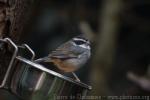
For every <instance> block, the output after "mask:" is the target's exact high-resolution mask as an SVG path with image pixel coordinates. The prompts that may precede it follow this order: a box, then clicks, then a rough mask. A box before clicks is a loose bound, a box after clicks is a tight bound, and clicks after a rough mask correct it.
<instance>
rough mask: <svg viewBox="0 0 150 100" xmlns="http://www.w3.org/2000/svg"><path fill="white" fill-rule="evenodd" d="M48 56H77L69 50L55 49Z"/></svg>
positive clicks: (67, 57)
mask: <svg viewBox="0 0 150 100" xmlns="http://www.w3.org/2000/svg"><path fill="white" fill-rule="evenodd" d="M49 57H50V58H59V59H69V58H77V57H78V56H77V55H75V54H74V53H73V52H70V51H60V50H55V51H53V52H52V53H51V54H50V55H49Z"/></svg>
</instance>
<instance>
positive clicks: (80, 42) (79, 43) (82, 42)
mask: <svg viewBox="0 0 150 100" xmlns="http://www.w3.org/2000/svg"><path fill="white" fill-rule="evenodd" d="M74 43H75V44H76V45H82V44H85V41H81V40H74Z"/></svg>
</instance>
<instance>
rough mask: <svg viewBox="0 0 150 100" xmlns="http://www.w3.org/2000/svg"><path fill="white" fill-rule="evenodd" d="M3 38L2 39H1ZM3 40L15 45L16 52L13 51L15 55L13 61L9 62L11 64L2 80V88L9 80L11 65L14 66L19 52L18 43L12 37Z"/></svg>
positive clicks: (0, 86)
mask: <svg viewBox="0 0 150 100" xmlns="http://www.w3.org/2000/svg"><path fill="white" fill-rule="evenodd" d="M1 40H2V39H1ZM2 41H5V42H6V43H10V44H11V45H12V46H13V47H14V49H15V50H14V52H13V55H12V58H11V61H10V63H9V66H8V69H7V71H6V74H5V76H4V79H3V81H2V84H1V85H0V88H2V87H4V85H5V84H6V81H7V78H8V76H9V73H10V70H11V67H12V64H13V62H14V60H15V58H16V56H17V53H18V47H17V46H16V44H15V43H14V42H13V41H12V40H11V39H10V38H5V39H3V40H2Z"/></svg>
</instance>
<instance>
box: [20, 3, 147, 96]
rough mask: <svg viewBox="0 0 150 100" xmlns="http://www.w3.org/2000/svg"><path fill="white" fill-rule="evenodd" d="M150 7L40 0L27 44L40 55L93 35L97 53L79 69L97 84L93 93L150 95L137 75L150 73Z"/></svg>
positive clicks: (81, 75) (87, 80) (25, 39)
mask: <svg viewBox="0 0 150 100" xmlns="http://www.w3.org/2000/svg"><path fill="white" fill-rule="evenodd" d="M149 11H150V1H149V0H40V1H37V2H36V5H35V7H34V9H33V13H32V14H33V16H32V18H31V20H30V22H29V24H28V25H27V27H26V30H25V34H24V36H23V38H22V40H23V41H22V42H23V43H27V44H29V45H30V46H31V47H32V49H33V50H34V51H35V53H36V57H37V58H39V57H44V56H46V55H47V54H48V53H49V52H50V51H52V50H54V49H55V48H56V47H58V46H59V45H61V44H62V43H64V42H66V41H68V40H69V39H70V38H72V37H74V36H76V35H79V34H81V33H84V34H87V35H88V36H89V38H90V39H91V42H92V57H91V59H90V60H89V62H88V64H87V65H85V66H84V67H82V68H81V69H80V70H78V71H77V72H76V73H77V75H78V76H79V78H80V79H81V81H82V82H84V83H86V84H89V85H92V87H93V90H92V91H91V94H92V95H110V94H111V95H125V94H127V95H146V94H145V93H147V92H149V91H147V90H145V89H143V87H141V83H142V82H141V83H140V82H137V81H136V78H140V79H141V77H145V78H146V79H147V77H148V65H149V62H150V46H149V43H150V28H149V26H150V13H149ZM138 80H139V79H138ZM146 82H147V81H146ZM143 84H145V83H143ZM147 88H150V84H149V85H148V87H147Z"/></svg>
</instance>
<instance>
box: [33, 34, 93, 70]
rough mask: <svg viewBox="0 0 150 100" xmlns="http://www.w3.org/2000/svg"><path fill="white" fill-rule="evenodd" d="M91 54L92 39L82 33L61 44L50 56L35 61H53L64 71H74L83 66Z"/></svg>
mask: <svg viewBox="0 0 150 100" xmlns="http://www.w3.org/2000/svg"><path fill="white" fill-rule="evenodd" d="M90 56H91V46H90V41H89V39H87V38H86V36H85V35H84V34H80V35H78V36H75V37H73V38H72V39H70V40H69V41H67V42H65V43H63V44H62V45H60V46H59V47H58V48H56V49H55V50H53V51H52V52H51V53H50V54H49V55H48V56H46V57H43V58H39V59H37V60H35V62H38V63H41V62H46V63H53V64H54V65H55V66H56V67H57V68H58V69H59V70H61V71H63V72H74V71H76V70H78V69H79V68H81V67H82V66H83V65H84V64H85V63H86V62H87V61H88V59H89V58H90Z"/></svg>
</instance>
